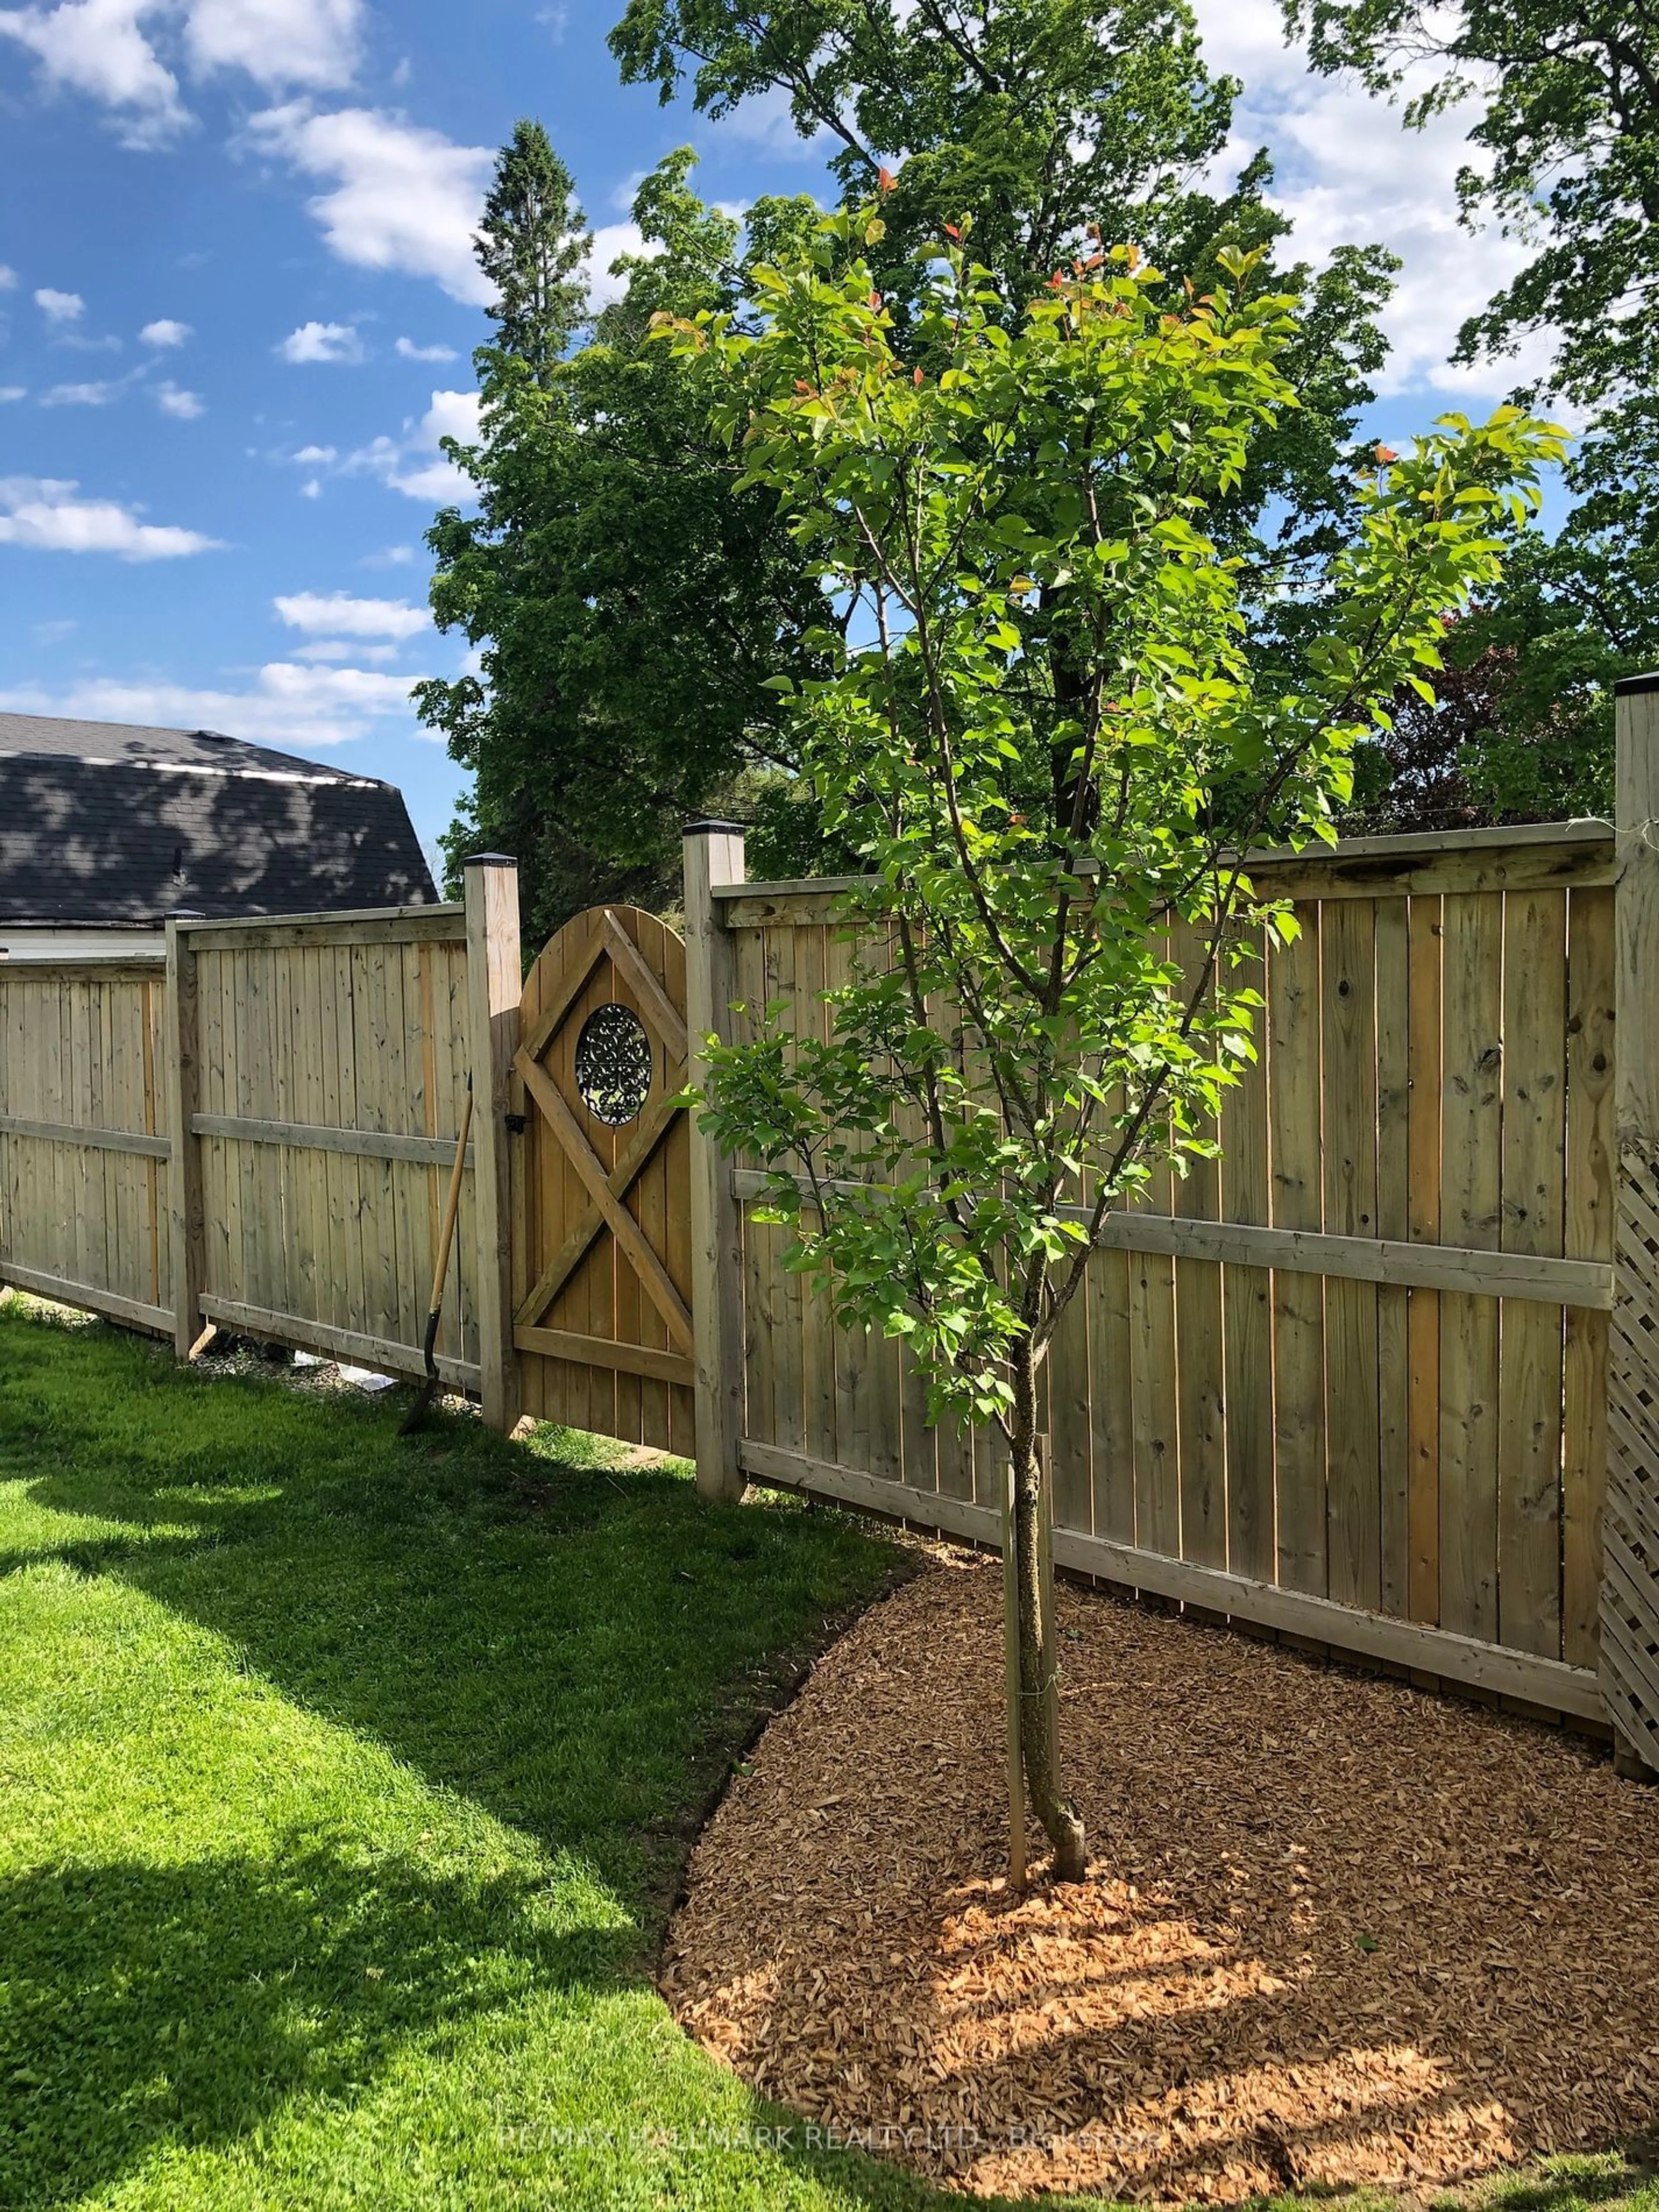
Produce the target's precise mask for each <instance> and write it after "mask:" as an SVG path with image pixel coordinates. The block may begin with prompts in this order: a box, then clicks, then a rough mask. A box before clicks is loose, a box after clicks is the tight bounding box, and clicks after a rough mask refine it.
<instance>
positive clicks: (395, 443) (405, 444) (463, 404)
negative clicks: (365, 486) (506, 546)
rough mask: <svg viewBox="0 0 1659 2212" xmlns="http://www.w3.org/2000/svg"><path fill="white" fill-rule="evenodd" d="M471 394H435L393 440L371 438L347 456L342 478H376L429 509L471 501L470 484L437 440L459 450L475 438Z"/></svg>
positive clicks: (475, 403) (475, 414) (473, 396)
mask: <svg viewBox="0 0 1659 2212" xmlns="http://www.w3.org/2000/svg"><path fill="white" fill-rule="evenodd" d="M480 405H481V402H480V400H479V398H478V395H477V392H434V393H433V395H432V404H431V405H430V406H429V407H428V409H427V410H426V413H425V414H424V415H423V416H422V417H421V419H420V421H419V422H416V421H415V420H414V419H413V418H412V417H411V418H410V420H409V421H408V422H405V423H404V428H403V435H402V436H401V437H398V438H386V437H381V438H376V439H375V440H374V441H373V442H372V443H371V444H369V445H367V446H362V447H359V448H358V450H357V451H356V453H349V454H348V455H347V456H346V458H345V459H344V461H343V463H342V464H341V467H342V470H343V472H344V473H346V474H349V475H352V476H376V477H380V480H381V482H382V483H386V484H389V485H390V486H391V487H392V490H393V491H400V492H402V493H404V495H405V496H406V497H408V498H410V499H418V500H422V501H424V502H425V503H426V505H427V506H428V507H447V506H450V505H452V504H456V503H459V501H464V500H469V499H471V497H472V496H473V488H472V483H471V478H470V477H467V476H465V474H464V473H463V472H462V471H461V470H459V469H458V468H457V467H456V466H455V464H454V463H453V461H452V460H451V459H449V457H448V455H447V453H442V452H441V451H440V448H439V443H438V441H439V440H440V439H441V438H453V439H455V440H456V441H458V442H459V444H461V445H463V446H470V445H473V444H475V443H476V442H477V436H478V410H479V407H480Z"/></svg>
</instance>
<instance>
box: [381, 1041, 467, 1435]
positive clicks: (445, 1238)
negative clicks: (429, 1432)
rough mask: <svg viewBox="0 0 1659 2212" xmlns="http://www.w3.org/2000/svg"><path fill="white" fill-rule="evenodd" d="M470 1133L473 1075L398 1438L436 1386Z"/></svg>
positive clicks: (412, 1425)
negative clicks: (416, 1369)
mask: <svg viewBox="0 0 1659 2212" xmlns="http://www.w3.org/2000/svg"><path fill="white" fill-rule="evenodd" d="M471 1133H472V1078H471V1076H470V1075H469V1076H468V1077H467V1079H466V1103H465V1105H464V1106H463V1107H462V1109H461V1133H460V1134H459V1137H457V1138H456V1139H455V1164H454V1166H453V1168H452V1169H451V1170H450V1171H449V1195H448V1197H447V1199H446V1200H444V1218H443V1226H442V1228H441V1230H440V1231H439V1232H438V1263H437V1265H436V1267H434V1268H433V1270H432V1304H431V1306H430V1308H429V1310H428V1313H427V1317H426V1334H425V1335H424V1337H423V1338H422V1341H421V1350H422V1352H423V1354H424V1355H425V1358H426V1380H425V1382H424V1383H422V1385H421V1387H420V1389H419V1391H418V1393H417V1394H416V1399H415V1403H414V1404H413V1405H412V1406H411V1407H410V1409H409V1411H408V1412H407V1413H405V1414H404V1418H403V1419H402V1420H401V1421H399V1422H398V1435H399V1436H400V1437H408V1436H413V1434H414V1433H415V1431H416V1429H418V1428H419V1427H420V1425H421V1423H422V1421H423V1420H424V1419H426V1413H427V1407H428V1406H429V1405H430V1404H431V1403H432V1401H433V1399H434V1397H435V1395H436V1394H437V1389H438V1381H439V1376H438V1358H437V1343H438V1320H439V1316H440V1315H441V1313H442V1311H443V1304H444V1277H445V1276H446V1275H447V1273H449V1248H450V1246H451V1245H452V1244H453V1243H454V1242H455V1217H456V1215H457V1214H458V1213H459V1212H460V1210H461V1176H462V1174H463V1173H464V1171H465V1167H466V1140H467V1139H468V1137H470V1136H471Z"/></svg>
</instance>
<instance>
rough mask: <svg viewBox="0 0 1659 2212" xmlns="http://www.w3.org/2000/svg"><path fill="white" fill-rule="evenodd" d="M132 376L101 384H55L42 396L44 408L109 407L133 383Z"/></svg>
mask: <svg viewBox="0 0 1659 2212" xmlns="http://www.w3.org/2000/svg"><path fill="white" fill-rule="evenodd" d="M131 381H132V379H131V377H130V376H117V377H113V378H110V379H107V380H105V381H104V382H102V383H99V384H54V385H53V386H52V389H51V390H50V391H49V392H42V393H41V394H40V404H41V405H42V406H43V407H107V406H108V405H109V404H110V402H111V401H112V400H114V399H118V398H120V396H121V394H122V393H123V392H125V390H126V388H127V386H129V385H130V384H131Z"/></svg>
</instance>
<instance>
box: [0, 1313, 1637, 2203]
mask: <svg viewBox="0 0 1659 2212" xmlns="http://www.w3.org/2000/svg"><path fill="white" fill-rule="evenodd" d="M402 1402H403V1400H402V1397H401V1394H398V1396H397V1397H391V1396H388V1397H386V1398H378V1399H368V1400H365V1399H362V1398H359V1397H357V1396H356V1395H338V1396H329V1397H322V1396H313V1395H304V1394H301V1393H299V1392H295V1391H294V1390H291V1389H286V1388H284V1387H283V1386H281V1385H279V1384H277V1383H272V1382H270V1381H264V1380H260V1379H257V1378H255V1379H237V1378H227V1377H223V1376H218V1377H215V1376H209V1375H204V1374H182V1373H180V1372H179V1370H176V1369H175V1368H174V1366H173V1363H172V1360H171V1358H170V1357H169V1356H168V1355H167V1353H166V1352H164V1351H163V1350H162V1349H161V1347H159V1346H150V1345H147V1344H144V1343H142V1342H139V1341H137V1340H134V1339H131V1338H130V1337H125V1336H122V1335H120V1334H117V1333H116V1332H114V1331H112V1330H107V1329H104V1328H97V1327H94V1326H88V1325H83V1324H66V1323H64V1322H62V1321H61V1320H56V1319H52V1318H50V1317H48V1316H46V1314H45V1313H43V1312H42V1310H40V1309H38V1308H29V1307H27V1306H26V1305H25V1304H23V1303H21V1302H20V1301H4V1300H0V2205H3V2206H4V2207H6V2208H7V2212H11V2208H15V2207H24V2206H29V2207H33V2206H46V2205H52V2206H63V2207H67V2206H71V2205H74V2206H94V2205H95V2206H111V2207H113V2206H120V2207H123V2208H138V2207H146V2208H161V2207H166V2208H168V2212H175V2208H177V2209H179V2212H182V2208H191V2207H197V2206H200V2207H212V2208H214V2212H240V2208H252V2207H256V2206H257V2207H260V2208H269V2207H278V2206H280V2207H283V2208H294V2212H301V2208H303V2212H313V2208H330V2207H335V2206H346V2205H350V2206H353V2207H358V2208H369V2212H379V2208H390V2207H402V2206H419V2207H422V2208H444V2212H448V2208H458V2212H459V2208H466V2212H490V2209H491V2208H497V2207H506V2206H512V2207H514V2208H524V2212H530V2208H541V2207H544V2206H554V2205H565V2204H577V2205H590V2204H591V2205H595V2206H606V2207H611V2206H616V2207H628V2206H635V2205H651V2206H658V2205H662V2206H669V2205H672V2206H677V2207H686V2206H707V2207H711V2208H713V2207H718V2208H721V2212H724V2208H726V2207H732V2208H740V2207H744V2206H767V2207H794V2206H799V2207H828V2206H832V2205H833V2206H847V2207H857V2206H874V2207H893V2208H901V2207H903V2208H908V2207H916V2206H921V2205H925V2204H938V2203H943V2202H946V2201H955V2202H959V2201H960V2200H945V2199H941V2198H939V2197H935V2196H934V2195H933V2193H932V2192H931V2191H927V2190H926V2189H924V2188H923V2187H921V2185H918V2184H916V2183H915V2182H913V2181H911V2180H909V2179H907V2178H906V2177H905V2176H903V2175H902V2173H900V2172H898V2171H897V2170H896V2169H895V2168H891V2167H889V2166H883V2165H880V2164H878V2163H876V2162H873V2161H870V2160H860V2159H857V2158H854V2157H850V2156H846V2155H841V2154H830V2153H823V2154H819V2153H815V2152H812V2151H811V2150H810V2149H809V2148H806V2147H805V2145H804V2143H803V2142H801V2141H800V2140H799V2134H800V2131H799V2126H798V2127H797V2131H796V2135H797V2139H796V2141H795V2142H793V2143H791V2144H790V2145H789V2146H787V2148H777V2147H776V2146H775V2145H773V2144H769V2143H768V2142H766V2141H765V2140H764V2139H763V2135H762V2134H761V2132H760V2131H763V2130H766V2129H767V2128H769V2127H775V2125H776V2124H778V2122H779V2120H780V2118H781V2116H780V2115H778V2114H777V2113H775V2112H773V2111H771V2110H769V2108H767V2107H765V2106H761V2105H759V2104H757V2102H756V2101H755V2100H753V2099H752V2098H750V2096H749V2095H748V2093H746V2092H745V2091H744V2089H743V2088H742V2087H740V2085H739V2084H738V2083H737V2082H736V2081H733V2080H732V2078H731V2077H730V2076H729V2075H726V2074H724V2073H722V2072H721V2071H720V2069H717V2068H716V2067H714V2065H713V2064H711V2063H709V2062H708V2061H707V2060H705V2059H704V2058H703V2057H702V2055H701V2054H700V2053H699V2052H697V2051H696V2050H695V2049H694V2048H693V2047H692V2046H691V2045H690V2044H689V2043H688V2042H687V2041H686V2040H685V2039H684V2037H683V2036H682V2035H681V2034H680V2033H679V2031H678V2028H677V2027H675V2026H674V2023H673V2021H671V2018H670V2016H669V2015H668V2013H667V2011H666V2009H665V2007H664V2006H663V2004H662V2002H660V2000H659V1998H658V1997H657V1996H656V1994H655V1992H654V1990H653V1987H652V1983H651V1962H652V1959H653V1953H654V1950H655V1947H656V1944H657V1942H658V1940H659V1935H660V1931H661V1925H662V1920H663V1916H664V1913H665V1909H666V1905H667V1902H668V1899H669V1898H670V1896H671V1891H672V1887H673V1883H674V1881H675V1878H676V1875H677V1872H678V1867H679V1865H680V1863H681V1860H682V1858H683V1855H684V1849H685V1845H686V1843H687V1840H688V1838H690V1835H691V1833H692V1832H694V1831H695V1827H696V1822H697V1820H698V1818H699V1816H700V1814H701V1810H702V1808H703V1807H704V1806H705V1805H706V1804H707V1802H708V1800H709V1797H710V1796H711V1794H712V1793H713V1791H714V1790H715V1789H717V1788H718V1786H719V1784H720V1778H721V1777H722V1776H723V1775H724V1773H725V1772H726V1771H727V1769H728V1768H729V1765H730V1762H731V1759H732V1756H733V1754H734V1752H735V1751H736V1750H737V1749H738V1747H740V1746H741V1744H742V1743H743V1741H744V1739H745V1737H746V1736H747V1735H749V1733H750V1729H751V1728H752V1727H753V1725H754V1723H755V1722H756V1719H757V1717H758V1716H759V1715H760V1714H761V1713H762V1712H763V1711H765V1710H766V1709H767V1708H768V1707H769V1705H771V1704H773V1703H774V1702H775V1699H776V1697H777V1695H778V1693H779V1691H780V1688H781V1686H782V1685H783V1684H785V1683H787V1680H789V1679H791V1677H792V1675H793V1673H794V1671H795V1669H796V1668H798V1666H799V1661H800V1658H801V1656H802V1654H803V1653H805V1651H807V1650H810V1649H811V1648H812V1647H813V1646H814V1645H815V1644H817V1643H818V1642H820V1641H821V1640H822V1638H823V1635H824V1633H825V1632H826V1623H828V1622H829V1621H830V1620H833V1619H834V1617H836V1615H838V1614H839V1613H842V1612H844V1611H845V1610H846V1609H848V1607H852V1606H854V1605H856V1604H858V1603H859V1602H860V1601H863V1600H864V1599H866V1598H867V1597H868V1596H869V1595H871V1594H872V1593H873V1592H874V1591H876V1590H878V1589H879V1588H880V1587H881V1586H882V1584H883V1583H884V1580H885V1579H886V1578H887V1577H889V1576H890V1575H891V1574H892V1573H893V1572H894V1571H895V1569H896V1565H898V1563H899V1559H898V1554H897V1553H896V1552H895V1550H894V1548H893V1547H891V1546H890V1545H888V1544H885V1543H884V1542H881V1541H878V1540H877V1539H876V1538H875V1537H873V1536H872V1535H870V1534H866V1533H863V1532H861V1531H860V1529H859V1528H856V1527H855V1526H854V1524H853V1523H852V1522H849V1521H848V1520H847V1519H845V1518H843V1517H842V1516H838V1515H834V1514H829V1513H808V1512H806V1511H805V1510H800V1509H799V1508H797V1507H793V1506H790V1505H784V1504H757V1505H749V1506H744V1507H736V1506H733V1507H726V1508H719V1509H714V1508H708V1507H705V1506H702V1505H699V1504H697V1502H696V1498H695V1497H694V1495H693V1492H692V1490H691V1486H690V1481H689V1480H687V1479H686V1477H685V1476H684V1474H681V1473H677V1472H672V1471H659V1470H658V1469H654V1468H653V1469H643V1470H642V1469H640V1468H627V1469H623V1468H616V1467H611V1468H606V1467H605V1466H604V1465H603V1464H600V1463H599V1460H600V1458H601V1457H602V1455H603V1448H602V1447H597V1446H590V1447H588V1448H587V1449H586V1455H584V1450H583V1445H582V1440H578V1439H573V1438H571V1437H568V1436H559V1435H556V1434H554V1433H548V1434H546V1435H544V1436H543V1437H538V1438H537V1439H535V1440H533V1441H532V1442H531V1443H527V1444H516V1445H514V1444H507V1443H502V1442H501V1440H500V1439H498V1438H495V1437H490V1436H489V1435H488V1434H487V1433H485V1432H484V1431H482V1430H481V1428H480V1427H479V1425H478V1424H477V1422H475V1421H472V1420H470V1419H463V1418H460V1417H456V1416H439V1417H436V1418H435V1419H434V1421H433V1422H432V1424H431V1425H430V1427H429V1428H428V1431H426V1432H424V1433H423V1434H422V1435H421V1436H419V1437H416V1438H413V1439H410V1440H409V1441H407V1442H400V1441H399V1440H398V1437H396V1435H395V1427H396V1421H397V1418H398V1412H399V1410H400V1407H401V1404H402ZM1631 2185H1632V2175H1631V2174H1630V2172H1629V2171H1628V2169H1626V2168H1624V2167H1622V2166H1620V2164H1619V2162H1618V2161H1616V2160H1615V2161H1603V2162H1601V2163H1600V2164H1597V2163H1596V2162H1594V2161H1589V2162H1585V2161H1580V2162H1578V2163H1577V2165H1575V2166H1570V2167H1565V2166H1564V2167H1561V2168H1559V2169H1557V2170H1555V2171H1554V2172H1547V2173H1545V2174H1541V2175H1539V2176H1534V2177H1531V2178H1529V2179H1528V2181H1527V2182H1526V2183H1524V2184H1523V2185H1519V2186H1518V2187H1516V2189H1514V2190H1512V2191H1510V2192H1509V2193H1510V2196H1511V2197H1513V2199H1514V2212H1568V2208H1570V2207H1571V2206H1572V2205H1574V2204H1576V2203H1607V2202H1609V2201H1611V2200H1614V2199H1625V2198H1626V2195H1627V2192H1628V2191H1630V2189H1631ZM1638 2199H1639V2201H1640V2203H1641V2205H1642V2208H1643V2212H1659V2191H1647V2192H1646V2193H1645V2194H1644V2193H1642V2192H1640V2191H1638V2194H1637V2196H1632V2197H1628V2202H1629V2203H1630V2205H1631V2206H1632V2212H1633V2208H1634V2207H1635V2206H1636V2204H1637V2203H1638Z"/></svg>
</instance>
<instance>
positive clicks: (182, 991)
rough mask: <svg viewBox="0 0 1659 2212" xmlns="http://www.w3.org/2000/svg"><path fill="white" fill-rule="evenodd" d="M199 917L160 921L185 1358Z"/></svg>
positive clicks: (200, 1252) (170, 1193) (189, 1314)
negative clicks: (194, 935) (194, 940)
mask: <svg viewBox="0 0 1659 2212" xmlns="http://www.w3.org/2000/svg"><path fill="white" fill-rule="evenodd" d="M199 919H200V917H199V916H197V915H187V914H184V913H179V914H176V915H170V916H169V917H168V920H167V1135H168V1139H169V1141H170V1144H171V1150H170V1152H169V1153H168V1155H167V1204H168V1210H169V1211H170V1212H171V1214H172V1216H173V1350H174V1351H175V1352H177V1353H178V1355H179V1358H180V1359H188V1358H190V1356H191V1353H192V1352H194V1351H195V1349H196V1347H197V1345H198V1344H199V1343H200V1342H201V1340H202V1338H203V1336H204V1334H205V1332H206V1328H207V1324H206V1322H204V1319H203V1317H202V1292H203V1291H204V1289H205V1288H206V1287H207V1220H206V1216H205V1212H204V1206H203V1200H202V1140H201V1139H200V1138H199V1137H198V1136H197V1134H196V1133H195V1131H194V1130H193V1129H192V1128H191V1126H190V1125H191V1121H192V1120H193V1118H194V1116H195V1115H196V1112H197V1102H198V1100H199V1098H200V1097H201V1087H202V1086H201V1064H200V1050H201V1046H200V1036H201V1032H200V1027H199V1024H198V1022H197V1003H196V952H195V949H194V947H193V946H192V945H191V942H190V936H189V928H190V924H191V921H197V920H199Z"/></svg>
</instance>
